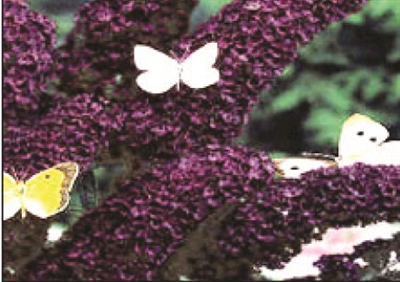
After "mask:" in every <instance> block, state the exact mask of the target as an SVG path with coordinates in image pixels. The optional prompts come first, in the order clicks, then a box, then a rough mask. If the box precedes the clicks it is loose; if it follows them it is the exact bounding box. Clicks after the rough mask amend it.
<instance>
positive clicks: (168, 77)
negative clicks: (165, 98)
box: [136, 68, 179, 94]
mask: <svg viewBox="0 0 400 282" xmlns="http://www.w3.org/2000/svg"><path fill="white" fill-rule="evenodd" d="M178 82H179V71H178V70H177V69H172V68H171V69H169V70H165V69H162V70H156V71H146V72H144V73H142V74H140V75H138V77H137V78H136V83H137V84H138V85H139V87H140V88H141V89H143V90H144V91H146V92H149V93H151V94H162V93H164V92H166V91H168V90H169V89H171V87H172V86H174V85H175V84H177V83H178Z"/></svg>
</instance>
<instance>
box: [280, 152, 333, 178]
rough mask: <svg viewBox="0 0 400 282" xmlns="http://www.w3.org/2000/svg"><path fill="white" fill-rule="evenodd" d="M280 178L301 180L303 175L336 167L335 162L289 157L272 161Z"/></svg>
mask: <svg viewBox="0 0 400 282" xmlns="http://www.w3.org/2000/svg"><path fill="white" fill-rule="evenodd" d="M272 162H273V164H274V167H275V170H276V172H277V174H278V175H279V176H282V177H284V178H299V177H300V175H301V174H302V173H305V172H307V171H310V170H314V169H319V168H322V167H326V168H328V167H336V162H335V161H333V160H322V159H312V158H305V157H288V158H278V159H273V160H272Z"/></svg>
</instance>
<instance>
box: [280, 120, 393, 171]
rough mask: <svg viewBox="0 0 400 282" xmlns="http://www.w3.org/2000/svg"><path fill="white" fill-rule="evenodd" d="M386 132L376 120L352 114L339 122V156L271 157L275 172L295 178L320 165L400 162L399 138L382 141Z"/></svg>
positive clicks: (385, 137)
mask: <svg viewBox="0 0 400 282" xmlns="http://www.w3.org/2000/svg"><path fill="white" fill-rule="evenodd" d="M388 137H389V131H388V130H387V129H386V128H385V127H384V126H383V125H382V124H380V123H379V122H376V121H374V120H373V119H371V118H369V117H367V116H364V115H361V114H358V113H357V114H353V115H352V116H350V117H349V118H348V119H347V120H346V121H345V122H344V123H343V125H342V129H341V132H340V137H339V145H338V147H339V148H338V151H339V156H338V157H332V160H329V159H321V158H314V157H312V155H311V156H308V157H307V156H299V157H287V158H280V159H279V158H277V159H273V160H272V161H273V163H274V166H275V169H276V172H277V174H278V175H279V176H282V177H285V178H298V177H300V175H301V174H302V173H304V172H307V171H310V170H314V169H318V168H321V167H343V166H347V165H352V164H354V163H357V162H361V163H365V164H370V165H400V141H398V140H395V141H388V142H384V141H385V140H386V139H387V138H388Z"/></svg>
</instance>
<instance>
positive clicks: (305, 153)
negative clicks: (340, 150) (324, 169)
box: [300, 152, 336, 161]
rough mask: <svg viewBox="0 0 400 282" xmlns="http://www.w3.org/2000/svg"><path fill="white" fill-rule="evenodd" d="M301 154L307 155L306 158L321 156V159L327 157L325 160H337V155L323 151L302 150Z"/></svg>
mask: <svg viewBox="0 0 400 282" xmlns="http://www.w3.org/2000/svg"><path fill="white" fill-rule="evenodd" d="M300 155H301V156H303V157H306V158H319V159H325V160H330V161H336V156H333V155H328V154H323V153H311V152H302V153H301V154H300Z"/></svg>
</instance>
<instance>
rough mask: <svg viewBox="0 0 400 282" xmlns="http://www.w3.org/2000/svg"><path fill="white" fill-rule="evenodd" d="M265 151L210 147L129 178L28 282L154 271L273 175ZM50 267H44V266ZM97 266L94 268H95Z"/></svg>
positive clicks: (142, 275) (35, 265)
mask: <svg viewBox="0 0 400 282" xmlns="http://www.w3.org/2000/svg"><path fill="white" fill-rule="evenodd" d="M272 176H273V166H272V163H271V162H270V160H269V158H268V156H267V155H266V154H264V153H253V152H252V151H250V150H249V149H246V148H240V147H238V148H235V147H223V146H208V147H206V148H204V149H203V150H200V152H198V153H194V154H190V155H187V156H183V157H181V158H179V159H174V160H172V161H169V162H165V163H164V164H160V165H158V166H156V167H154V168H153V169H152V170H151V172H148V173H145V174H143V175H141V176H139V177H137V178H135V179H134V180H130V181H125V183H124V184H123V185H122V186H121V187H120V191H119V193H117V194H116V195H114V196H111V197H109V198H108V199H106V200H105V201H104V202H103V204H101V205H100V206H98V207H97V208H96V209H94V210H92V211H90V212H88V213H87V214H86V215H85V216H83V217H82V218H81V219H80V220H79V221H78V222H77V223H76V224H75V225H74V226H73V228H72V230H70V232H68V235H67V237H69V239H68V240H66V241H65V242H63V243H61V245H60V247H59V249H58V251H57V252H56V253H54V252H53V251H52V253H47V252H45V253H44V254H43V255H42V256H41V257H40V258H37V259H36V260H35V262H32V264H30V265H29V266H28V267H27V268H26V274H25V275H26V277H27V278H28V279H30V280H42V279H44V280H48V279H54V278H57V279H66V280H88V279H106V280H115V279H116V280H132V279H146V278H149V277H150V278H151V277H153V275H155V274H156V273H155V271H156V270H157V267H159V266H161V265H162V264H163V263H164V262H165V260H166V259H167V258H168V256H169V255H171V254H172V253H173V251H174V250H175V249H176V248H177V247H178V246H179V245H181V244H182V242H183V241H184V239H185V237H186V236H187V235H188V233H189V232H191V231H192V230H193V229H194V228H195V227H196V225H197V224H199V223H200V222H201V221H204V220H205V219H206V218H207V217H208V216H209V215H210V214H211V213H212V212H214V211H215V210H216V209H218V208H219V207H221V206H223V205H225V204H226V203H238V202H239V201H241V200H242V199H246V198H249V197H250V195H252V194H254V193H255V192H256V191H260V192H261V190H262V189H264V187H265V184H266V183H268V182H270V181H271V180H272ZM43 266H45V267H43ZM94 269H96V271H93V270H94Z"/></svg>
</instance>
